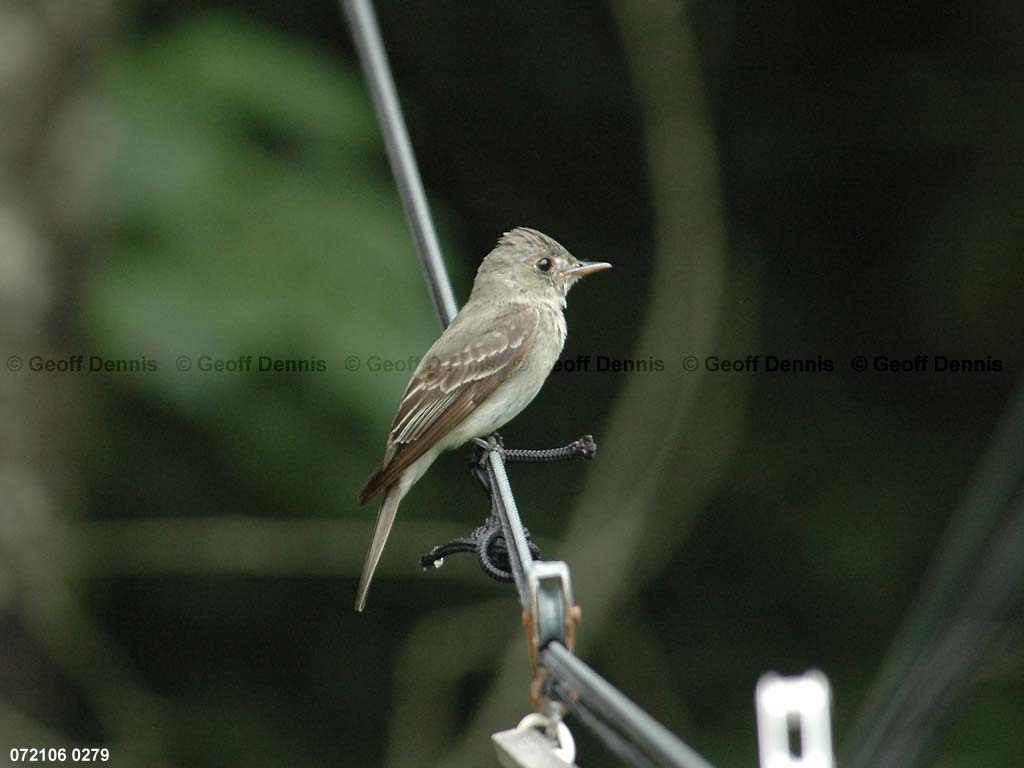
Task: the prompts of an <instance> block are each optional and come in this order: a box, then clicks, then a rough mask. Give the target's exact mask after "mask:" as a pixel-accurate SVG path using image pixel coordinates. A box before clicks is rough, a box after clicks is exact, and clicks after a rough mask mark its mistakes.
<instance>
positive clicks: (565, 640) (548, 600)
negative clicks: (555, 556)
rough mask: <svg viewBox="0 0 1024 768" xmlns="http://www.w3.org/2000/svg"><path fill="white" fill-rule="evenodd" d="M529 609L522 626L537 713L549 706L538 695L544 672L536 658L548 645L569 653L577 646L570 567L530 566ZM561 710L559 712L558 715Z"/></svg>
mask: <svg viewBox="0 0 1024 768" xmlns="http://www.w3.org/2000/svg"><path fill="white" fill-rule="evenodd" d="M527 582H528V585H529V592H530V609H529V611H523V626H524V627H525V628H526V640H527V642H528V643H529V649H530V667H531V668H532V669H533V680H532V682H531V683H530V702H531V703H532V704H533V706H534V708H536V709H538V710H540V709H541V708H543V707H544V706H545V704H546V703H548V700H547V698H546V697H545V696H544V695H543V694H542V693H541V691H542V690H543V687H544V680H545V678H546V677H547V674H548V673H547V671H546V670H544V669H543V668H541V667H539V666H538V664H537V655H538V654H539V653H540V651H541V650H542V649H543V648H544V647H545V646H546V645H547V644H548V643H550V642H553V641H557V642H559V643H561V644H562V645H564V646H565V647H566V648H568V649H569V650H570V651H572V650H573V649H574V648H575V646H576V625H578V624H579V623H580V621H581V619H582V611H581V610H580V607H579V606H578V605H576V604H575V603H574V602H573V596H572V578H571V576H570V575H569V566H568V565H566V564H565V563H564V562H562V561H561V560H558V561H554V562H536V561H535V562H533V563H532V564H531V567H530V568H529V569H528V572H527ZM561 706H562V705H558V707H559V712H561Z"/></svg>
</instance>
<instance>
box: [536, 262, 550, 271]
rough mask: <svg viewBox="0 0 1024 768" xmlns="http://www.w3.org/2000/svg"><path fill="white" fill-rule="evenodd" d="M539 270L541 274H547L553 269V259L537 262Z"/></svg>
mask: <svg viewBox="0 0 1024 768" xmlns="http://www.w3.org/2000/svg"><path fill="white" fill-rule="evenodd" d="M537 269H539V270H540V271H541V272H547V271H548V270H549V269H551V259H541V260H540V261H538V262H537Z"/></svg>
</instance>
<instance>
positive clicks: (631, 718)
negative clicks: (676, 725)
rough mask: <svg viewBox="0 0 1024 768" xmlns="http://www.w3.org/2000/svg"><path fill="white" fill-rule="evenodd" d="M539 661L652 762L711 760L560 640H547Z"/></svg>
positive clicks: (703, 764) (698, 766) (704, 767)
mask: <svg viewBox="0 0 1024 768" xmlns="http://www.w3.org/2000/svg"><path fill="white" fill-rule="evenodd" d="M538 660H539V662H540V664H541V665H542V666H543V667H544V668H545V669H547V670H548V672H549V673H550V674H552V675H554V676H555V678H556V679H557V680H558V681H559V682H560V683H562V684H564V685H565V686H566V688H567V689H568V690H570V691H573V692H575V694H576V695H577V697H578V700H579V701H580V702H582V703H583V704H584V705H585V706H586V707H587V708H588V709H590V710H591V711H592V712H593V713H594V714H595V715H597V716H598V717H600V718H601V719H602V720H603V721H604V722H605V723H606V724H608V725H609V726H611V727H613V728H615V730H616V731H617V732H619V733H620V734H624V735H625V734H628V737H629V739H628V740H629V742H630V743H632V744H635V745H636V746H637V747H638V748H640V749H641V750H642V751H643V752H644V754H646V755H648V756H649V757H650V758H651V759H652V760H653V761H654V763H655V764H656V765H659V766H670V767H671V768H712V766H711V763H709V762H708V761H707V760H705V759H704V758H703V757H701V756H700V755H699V754H698V753H697V752H695V751H694V750H693V749H691V748H690V747H688V746H687V745H686V744H684V743H683V742H682V741H681V740H680V739H679V738H677V737H676V736H675V734H673V733H672V732H671V731H669V730H668V729H667V728H666V727H665V726H663V725H662V724H661V723H659V722H658V721H657V720H655V719H654V718H653V717H651V716H650V715H648V714H647V713H646V712H644V711H643V710H642V709H640V707H638V706H637V705H636V704H634V703H633V702H632V701H630V699H628V698H627V697H626V696H625V695H623V694H622V693H621V692H620V691H619V690H618V689H617V688H615V686H613V685H612V684H611V683H609V682H608V681H607V680H605V679H604V678H603V677H601V676H600V675H599V674H597V672H595V671H594V670H592V669H591V668H590V667H589V666H587V665H586V664H585V663H584V662H583V661H581V660H580V658H579V657H578V656H574V655H573V654H572V653H571V652H570V651H569V650H568V649H567V648H566V647H565V646H564V645H562V644H561V643H548V645H547V646H545V648H544V649H543V650H542V651H541V652H540V655H539V657H538Z"/></svg>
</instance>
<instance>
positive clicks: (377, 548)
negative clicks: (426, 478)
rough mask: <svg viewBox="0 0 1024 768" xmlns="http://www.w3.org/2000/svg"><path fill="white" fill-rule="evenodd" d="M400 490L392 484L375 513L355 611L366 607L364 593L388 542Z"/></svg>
mask: <svg viewBox="0 0 1024 768" xmlns="http://www.w3.org/2000/svg"><path fill="white" fill-rule="evenodd" d="M402 490H403V489H402V484H401V483H400V482H396V483H392V484H391V486H390V487H389V488H388V490H387V492H386V493H385V494H384V502H383V503H382V504H381V505H380V512H378V513H377V527H376V528H374V529H373V540H372V541H371V542H370V549H369V551H367V553H366V562H365V563H364V564H363V575H362V576H361V577H360V578H359V590H358V591H357V592H356V610H357V611H362V610H363V608H365V607H366V593H367V592H369V591H370V581H372V580H373V572H374V571H375V570H376V569H377V563H379V562H380V555H381V553H382V552H383V551H384V545H385V544H386V543H387V541H388V534H389V533H391V526H392V525H394V522H395V514H396V513H397V512H398V503H399V502H400V501H401V500H402V495H403V494H402Z"/></svg>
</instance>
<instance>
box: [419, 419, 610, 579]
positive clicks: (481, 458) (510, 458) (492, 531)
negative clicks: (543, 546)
mask: <svg viewBox="0 0 1024 768" xmlns="http://www.w3.org/2000/svg"><path fill="white" fill-rule="evenodd" d="M491 451H500V452H501V456H502V458H503V459H504V460H505V462H506V463H509V462H512V463H521V464H541V463H550V462H556V461H571V460H574V459H583V460H590V459H592V458H594V455H595V454H596V453H597V443H596V442H595V441H594V437H593V435H583V437H581V438H579V439H578V440H574V441H573V442H571V443H569V444H568V445H564V446H562V447H561V448H544V449H540V450H535V449H515V448H506V447H505V444H504V441H503V440H502V438H501V435H499V434H498V433H497V432H495V433H494V434H493V435H491V436H490V437H489V438H488V439H487V440H484V439H482V438H477V439H475V440H473V450H472V452H471V454H470V459H469V469H470V472H472V473H473V476H474V477H476V479H477V480H478V481H479V482H480V485H481V486H483V489H484V492H485V493H487V495H488V496H489V497H490V499H491V514H490V516H489V517H488V518H487V522H485V523H484V524H483V525H481V526H480V527H479V528H476V529H475V530H474V531H473V532H472V533H470V534H469V535H467V536H460V537H458V538H455V539H452V540H451V541H449V542H447V543H445V544H441V545H439V546H436V547H434V548H433V549H431V550H430V551H429V552H428V553H427V554H425V555H423V556H422V557H420V565H421V566H422V567H423V568H424V569H428V568H431V567H435V568H436V567H439V562H440V561H441V560H443V559H444V558H446V557H448V556H449V555H457V554H460V553H463V552H473V553H475V554H476V558H477V562H478V563H479V564H480V569H481V570H482V571H483V572H484V573H485V574H486V575H487V576H489V577H490V578H492V579H494V580H495V581H498V582H501V583H503V584H508V583H511V582H512V581H513V580H514V579H513V575H512V563H511V562H510V560H509V554H508V543H507V542H506V541H505V535H504V533H503V531H502V529H501V520H500V519H499V517H498V515H497V510H496V509H495V496H494V491H493V490H492V488H491V479H490V474H489V473H488V470H487V456H488V454H489V453H490V452H491ZM523 530H524V532H525V533H526V543H527V545H528V546H529V548H530V554H531V555H532V556H533V559H534V560H539V559H540V547H538V546H537V545H536V544H535V543H534V542H533V540H532V539H531V538H530V531H529V530H527V529H525V528H524V529H523Z"/></svg>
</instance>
